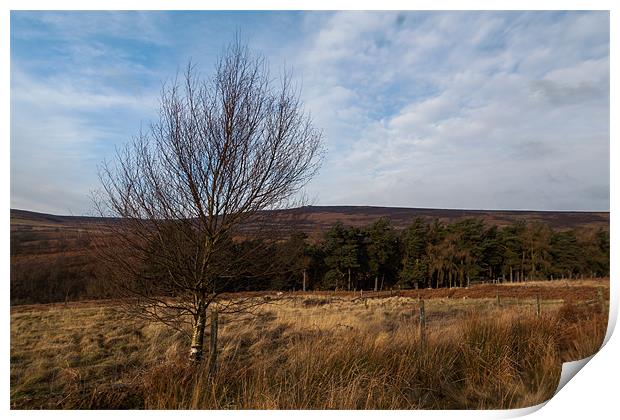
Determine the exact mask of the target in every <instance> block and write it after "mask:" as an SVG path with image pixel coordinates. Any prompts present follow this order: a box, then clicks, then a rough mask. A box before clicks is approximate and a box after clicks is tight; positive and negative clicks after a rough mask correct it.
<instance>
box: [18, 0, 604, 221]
mask: <svg viewBox="0 0 620 420" xmlns="http://www.w3.org/2000/svg"><path fill="white" fill-rule="evenodd" d="M609 23H610V22H609V13H608V12H541V11H536V12H299V11H298V12H269V11H263V12H219V11H218V12H216V11H187V12H25V11H12V12H11V117H10V120H11V121H10V122H11V155H10V161H11V169H10V173H11V208H19V209H26V210H33V211H41V212H47V213H54V214H74V215H88V214H92V213H93V211H92V204H91V200H90V193H91V191H94V190H96V189H97V188H98V187H99V180H98V177H97V166H98V165H99V164H100V163H101V162H102V161H103V160H104V159H111V158H113V155H114V150H115V147H121V146H122V145H123V144H125V143H126V142H128V141H129V140H130V139H131V138H132V137H133V136H135V135H136V134H137V133H138V132H139V130H140V129H141V128H144V127H148V125H149V123H150V122H151V121H154V120H155V118H156V116H157V113H158V98H159V94H160V91H161V87H162V84H163V83H166V82H168V81H170V80H171V79H172V78H174V77H175V75H176V74H177V73H178V72H179V71H182V69H183V68H184V67H185V66H186V65H187V63H188V61H189V60H190V59H191V61H192V62H193V63H195V64H196V65H197V66H198V68H199V70H200V71H201V73H202V74H203V75H204V76H205V77H208V76H209V75H210V74H212V71H213V65H214V62H215V60H216V58H217V57H218V55H219V54H220V53H221V52H222V50H223V48H224V47H225V46H226V45H227V44H228V43H229V42H231V41H232V40H233V39H234V38H235V36H236V35H238V36H239V37H240V38H241V40H242V41H243V42H247V43H248V45H249V47H250V48H251V49H252V50H254V51H256V52H258V53H260V54H262V55H264V56H265V57H266V58H267V59H268V61H269V64H270V69H271V74H273V75H274V78H276V77H277V76H278V75H279V74H281V73H282V72H283V71H285V70H292V72H293V78H294V80H295V81H296V82H297V83H298V85H299V86H301V88H302V94H301V96H302V100H303V103H304V108H305V109H306V110H307V111H308V112H309V113H310V114H311V116H312V119H313V121H314V124H315V126H316V127H318V128H320V129H322V130H323V134H324V140H325V146H326V149H327V155H326V157H325V160H324V163H323V166H322V168H321V171H320V173H319V174H318V175H317V176H316V177H315V178H314V179H313V180H312V181H311V183H310V184H308V186H307V188H306V196H308V197H309V198H310V199H311V201H312V203H313V204H315V205H367V206H393V207H425V208H463V209H506V210H508V209H515V210H583V211H609V203H610V198H609V193H610V191H609V188H610V177H609V164H610V163H609V158H610V156H609V147H610V131H609V130H610V110H609V107H610V93H609V92H610V72H609V68H610V67H609V65H610V62H609Z"/></svg>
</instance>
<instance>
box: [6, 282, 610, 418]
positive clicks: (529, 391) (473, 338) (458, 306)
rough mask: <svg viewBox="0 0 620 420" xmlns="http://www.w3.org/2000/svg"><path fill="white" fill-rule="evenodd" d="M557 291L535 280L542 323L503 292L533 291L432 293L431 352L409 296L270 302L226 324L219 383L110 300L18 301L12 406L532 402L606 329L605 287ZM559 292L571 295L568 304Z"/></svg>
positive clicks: (175, 340) (177, 339) (520, 298)
mask: <svg viewBox="0 0 620 420" xmlns="http://www.w3.org/2000/svg"><path fill="white" fill-rule="evenodd" d="M557 284H559V282H547V283H546V284H544V285H540V286H537V287H539V288H540V289H541V290H542V295H543V296H549V297H544V298H543V300H542V314H541V316H540V317H538V316H537V315H536V309H535V303H536V299H535V294H530V295H529V296H526V295H521V294H519V295H516V296H512V297H509V296H510V295H509V293H510V292H512V291H515V290H529V287H528V286H507V285H501V286H497V287H496V288H495V289H497V290H501V292H504V293H506V295H505V296H504V295H502V296H504V297H503V298H502V299H501V304H500V306H498V305H497V301H496V299H495V298H490V297H488V296H485V297H475V296H477V295H478V293H480V294H483V293H482V292H479V291H480V290H485V288H484V286H477V287H472V288H470V289H466V290H468V291H469V292H470V297H466V298H463V297H461V298H457V297H456V296H455V294H453V295H452V297H448V296H441V297H440V296H425V298H427V300H426V302H425V308H426V318H427V339H426V340H425V344H422V343H421V342H420V337H419V331H418V301H417V299H416V298H414V297H408V296H407V297H405V296H391V297H390V296H389V295H385V294H384V295H383V296H381V297H378V296H377V297H375V298H370V299H367V298H360V297H359V296H358V295H357V296H354V295H353V294H344V293H342V294H335V293H331V294H324V293H306V294H300V293H297V294H286V295H283V296H281V297H280V298H279V299H278V298H277V297H275V296H273V297H274V298H275V299H273V300H272V303H271V304H268V305H266V306H264V308H263V309H262V310H261V312H260V314H259V316H257V317H251V318H250V317H248V318H245V319H242V320H240V321H235V320H234V319H232V318H226V317H225V316H222V317H221V323H220V331H219V334H218V336H219V343H218V347H219V352H220V359H219V370H218V373H217V375H216V377H215V378H214V379H213V380H211V379H209V378H208V376H207V375H206V371H205V369H206V364H200V365H197V366H189V365H188V363H187V357H186V351H185V349H186V345H187V343H185V342H184V341H183V340H185V338H184V337H183V336H182V335H180V334H174V333H170V331H169V330H167V329H166V328H165V327H164V326H162V325H155V324H149V323H145V322H143V321H135V320H132V319H128V318H127V317H126V316H125V315H124V314H123V313H122V312H120V311H118V310H117V308H116V307H115V306H114V305H113V303H111V302H108V303H107V304H104V302H99V303H98V304H97V305H92V304H85V303H82V304H75V305H73V304H70V305H69V306H68V307H66V308H65V307H64V306H63V305H30V306H24V307H19V306H17V307H14V308H13V309H12V313H11V407H12V408H168V409H174V408H256V409H267V408H291V409H292V408H300V409H304V408H305V409H308V408H317V409H320V408H335V409H364V408H366V409H373V408H388V409H389V408H391V409H418V408H420V409H421V408H429V409H437V408H516V407H524V406H530V405H534V404H538V403H540V402H543V401H545V400H547V399H548V398H550V397H551V396H552V395H553V392H554V390H555V388H556V386H557V383H558V380H559V374H560V369H561V365H560V363H561V362H562V361H568V360H575V359H580V358H583V357H586V356H589V355H591V354H593V353H594V352H596V351H597V350H598V349H599V347H600V345H601V343H602V340H603V337H604V335H605V331H606V326H607V315H606V313H605V311H603V313H601V310H600V306H599V305H598V302H597V301H596V299H592V298H591V297H592V296H596V295H597V293H596V291H597V290H598V287H601V286H603V287H604V288H605V291H606V292H605V294H604V296H605V297H606V296H607V290H608V285H609V283H608V281H604V282H603V281H584V282H583V283H582V284H581V285H580V286H581V287H582V288H584V291H582V292H579V293H578V292H573V291H571V290H569V291H568V292H567V290H566V288H565V287H559V286H556V285H557ZM545 286H551V287H545ZM586 288H587V289H589V291H587V292H586V291H585V289H586ZM463 290H465V289H463ZM552 290H558V291H560V292H562V293H569V295H567V297H566V298H565V299H566V302H564V300H563V299H556V298H555V297H553V296H551V295H546V293H555V292H552ZM580 290H581V289H580ZM453 291H454V292H455V293H456V292H460V291H461V289H453ZM422 292H426V291H422ZM433 292H434V291H433ZM590 292H592V293H590ZM571 293H572V294H571Z"/></svg>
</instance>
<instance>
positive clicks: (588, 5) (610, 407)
mask: <svg viewBox="0 0 620 420" xmlns="http://www.w3.org/2000/svg"><path fill="white" fill-rule="evenodd" d="M617 3H618V2H612V1H602V0H598V1H597V0H591V1H578V0H571V1H562V2H559V1H552V0H523V1H518V2H517V1H503V2H501V3H500V2H498V1H490V0H486V1H485V0H471V1H467V2H457V1H449V0H434V1H426V2H420V1H410V2H404V1H395V0H382V1H381V2H368V1H356V2H352V1H340V0H316V1H313V2H308V1H295V0H289V1H287V0H267V1H260V2H258V1H250V0H229V1H226V2H224V1H217V2H206V1H203V2H200V1H195V0H194V1H191V0H180V1H175V2H171V1H164V0H155V1H148V2H146V1H131V0H124V1H120V0H107V1H101V0H96V1H90V2H88V3H86V2H77V1H56V2H54V3H53V4H51V3H50V2H46V1H41V0H39V1H27V0H26V1H13V0H9V1H5V2H3V6H2V7H3V13H2V16H1V18H0V19H1V20H0V34H1V40H2V42H1V47H0V48H1V49H2V54H1V55H0V57H2V68H1V70H0V74H1V76H0V77H1V78H2V85H3V86H4V88H5V89H3V90H2V92H6V93H4V95H3V100H2V102H1V104H2V105H1V106H2V114H1V118H2V124H1V126H0V127H2V130H3V134H4V135H3V141H2V153H1V154H0V156H1V159H2V163H3V164H2V165H1V166H0V171H1V172H2V182H1V183H0V185H1V186H0V188H2V197H3V199H4V200H5V205H4V207H2V217H3V220H4V223H5V234H4V235H3V238H2V242H1V245H0V246H1V249H2V253H3V256H4V258H5V261H6V263H5V265H4V268H3V271H2V273H3V274H4V276H3V281H4V287H5V294H4V299H3V303H4V305H5V306H4V309H5V312H4V313H5V314H6V315H5V316H6V318H5V319H4V322H3V326H4V332H3V335H2V337H3V346H2V358H3V361H4V363H3V367H4V376H3V377H4V382H3V387H2V400H3V407H4V409H5V410H7V411H8V408H9V404H10V402H9V396H10V394H9V372H10V365H9V361H10V352H9V349H10V348H9V337H10V319H9V316H8V312H9V308H8V306H9V294H8V288H9V263H8V262H9V258H8V257H9V229H10V226H9V208H10V190H9V188H10V182H9V176H10V162H9V156H10V153H9V151H10V141H9V139H10V118H9V109H10V95H9V92H10V67H9V60H10V36H9V35H10V29H9V26H10V10H46V9H66V10H71V9H81V10H105V9H112V10H165V9H175V10H196V9H213V10H245V9H251V10H261V9H262V10H295V9H314V10H341V9H354V10H390V9H391V10H399V9H402V10H442V9H448V10H502V9H503V10H556V9H559V10H611V47H612V48H611V57H610V59H611V73H610V74H612V75H615V74H617V69H618V65H617V53H618V50H617V48H614V47H617V45H618V39H617V30H614V28H615V27H618V23H619V19H618V18H617V14H616V11H617V10H615V9H618V7H617V6H616V4H617ZM614 6H615V7H614ZM614 69H616V70H614ZM611 90H612V92H611V110H612V112H611V115H612V116H614V115H616V114H615V113H614V112H613V111H617V92H616V91H617V88H616V84H615V83H614V80H613V77H612V80H611ZM610 133H611V139H616V138H617V136H616V134H617V124H615V121H614V119H613V118H612V119H611V131H610ZM618 152H619V150H618V147H617V146H616V145H615V143H614V141H611V142H610V156H611V157H612V162H611V165H610V170H611V172H610V173H611V185H618V183H617V180H618V171H617V170H616V169H615V166H614V163H616V161H617V158H615V159H614V157H616V156H618ZM610 194H611V197H610V203H611V206H610V210H611V249H612V267H611V278H612V287H611V310H610V327H611V328H610V330H609V331H608V337H607V338H608V339H609V338H610V337H609V336H610V334H611V331H612V330H613V326H615V321H616V319H617V314H618V297H619V294H618V290H617V289H618V288H617V281H616V278H617V273H618V268H617V267H618V266H617V264H616V262H617V259H616V258H617V256H618V252H617V250H618V249H619V242H618V237H617V235H616V234H617V232H616V231H617V229H616V224H615V218H614V215H615V211H617V196H616V194H614V190H613V188H612V190H611V192H610ZM619 348H620V344H619V343H618V339H617V337H614V336H611V338H610V339H609V341H608V342H607V344H606V345H605V346H604V348H603V349H602V350H601V351H600V352H599V353H598V354H597V355H595V356H594V357H593V358H592V360H591V361H590V362H589V363H588V365H587V366H585V367H584V368H583V370H582V371H581V372H580V373H579V374H578V375H577V379H574V380H572V381H570V382H569V383H568V384H567V385H566V386H565V387H564V388H563V389H562V390H561V391H560V392H559V393H558V394H557V395H556V396H555V397H554V398H552V399H551V400H550V401H549V402H548V403H547V404H546V405H545V404H543V405H544V407H542V408H541V407H538V408H540V409H539V410H538V411H536V412H534V413H533V414H532V415H531V416H532V417H531V418H539V419H542V418H583V417H584V416H588V417H589V418H609V417H610V416H612V414H611V413H614V412H617V406H618V404H617V402H616V400H617V391H616V384H617V378H618V373H619V370H618V366H619V364H620V362H619V361H618V357H617V355H618V354H620V352H619V351H618V350H619ZM527 411H531V410H516V411H451V412H446V411H413V412H411V411H390V412H378V411H338V412H335V411H297V412H295V413H294V414H292V413H289V412H286V411H258V412H251V413H248V412H244V411H224V412H214V411H210V412H204V411H194V412H187V411H184V412H174V413H171V412H163V411H159V412H116V413H111V412H88V413H83V412H79V411H73V412H58V411H55V412H52V411H46V412H27V411H11V412H9V413H7V414H8V415H10V416H11V417H16V418H25V417H31V416H45V418H49V417H50V416H51V417H52V418H53V417H56V416H63V417H65V416H66V417H74V418H78V417H79V418H81V417H82V416H85V415H86V416H89V417H90V416H93V417H94V418H107V417H108V416H110V415H114V416H119V415H120V416H122V417H125V416H127V417H129V416H132V417H139V418H145V419H146V418H148V419H149V420H154V419H158V418H161V419H164V418H169V417H170V415H171V414H172V415H182V416H184V417H192V418H199V417H200V418H204V416H206V415H208V416H210V417H212V416H215V417H218V418H219V417H226V418H247V417H248V416H250V417H252V418H267V417H269V418H276V419H278V418H282V419H284V418H288V417H290V416H291V415H295V416H298V417H299V418H302V419H304V418H314V417H315V416H321V417H323V416H328V417H332V416H334V417H339V418H351V419H353V418H355V420H360V419H364V418H367V419H370V418H375V417H376V416H381V417H382V416H384V415H385V416H390V417H393V418H403V419H404V418H407V419H409V418H411V416H415V417H416V418H442V419H443V418H458V419H463V418H504V417H514V416H519V415H523V414H526V412H527Z"/></svg>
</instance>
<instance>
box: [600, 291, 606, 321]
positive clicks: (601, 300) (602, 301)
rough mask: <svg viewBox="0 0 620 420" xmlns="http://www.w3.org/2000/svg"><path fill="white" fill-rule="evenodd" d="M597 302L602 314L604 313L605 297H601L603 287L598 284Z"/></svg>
mask: <svg viewBox="0 0 620 420" xmlns="http://www.w3.org/2000/svg"><path fill="white" fill-rule="evenodd" d="M598 304H599V307H600V311H601V313H602V314H604V313H605V310H606V308H605V298H604V297H603V287H601V286H599V287H598Z"/></svg>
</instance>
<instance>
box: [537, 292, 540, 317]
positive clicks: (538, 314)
mask: <svg viewBox="0 0 620 420" xmlns="http://www.w3.org/2000/svg"><path fill="white" fill-rule="evenodd" d="M536 316H537V317H540V293H539V294H537V295H536Z"/></svg>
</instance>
